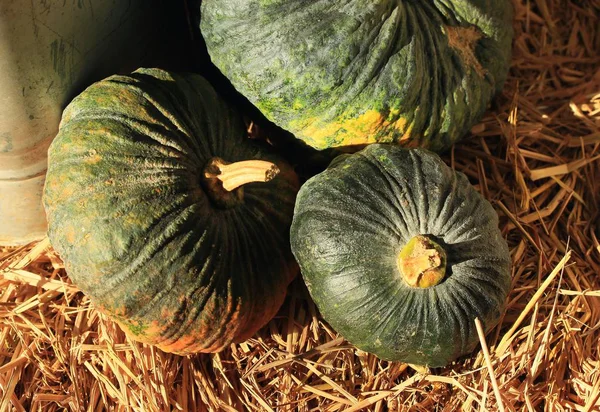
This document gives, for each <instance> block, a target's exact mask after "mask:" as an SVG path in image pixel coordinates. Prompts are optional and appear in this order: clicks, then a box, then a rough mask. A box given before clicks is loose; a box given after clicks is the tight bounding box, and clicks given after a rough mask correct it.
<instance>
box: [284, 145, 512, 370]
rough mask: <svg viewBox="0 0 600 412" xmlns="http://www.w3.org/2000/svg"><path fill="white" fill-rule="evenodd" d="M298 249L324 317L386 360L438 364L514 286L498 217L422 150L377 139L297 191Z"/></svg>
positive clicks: (467, 340)
mask: <svg viewBox="0 0 600 412" xmlns="http://www.w3.org/2000/svg"><path fill="white" fill-rule="evenodd" d="M291 244H292V251H293V253H294V255H295V256H296V259H297V260H298V262H299V264H300V269H301V272H302V276H303V277H304V280H305V282H306V284H307V286H308V289H309V291H310V294H311V296H312V298H313V299H314V301H315V303H316V305H317V306H318V308H319V309H320V311H321V313H322V315H323V317H324V319H326V320H327V321H328V322H329V323H330V324H331V325H332V326H333V327H334V328H335V329H336V330H337V331H338V332H339V333H340V334H341V335H342V336H344V337H345V338H346V339H348V340H349V341H350V342H351V343H353V344H355V345H356V346H357V347H358V348H360V349H363V350H365V351H368V352H372V353H374V354H376V355H377V356H379V357H380V358H382V359H386V360H398V361H403V362H408V363H412V364H417V365H428V366H431V367H438V366H443V365H446V364H447V363H448V362H450V361H452V360H453V359H455V358H457V357H458V356H460V355H463V354H465V353H468V352H470V351H471V350H473V348H474V346H475V345H476V344H477V342H478V338H477V331H476V328H475V323H474V320H475V318H479V319H480V320H481V321H482V323H483V324H484V327H486V328H488V329H489V328H490V327H492V326H494V325H495V324H496V323H497V322H498V319H499V317H500V315H501V313H502V311H503V308H504V303H505V299H506V297H507V294H508V291H509V287H510V270H509V267H510V256H509V252H508V247H507V244H506V242H505V240H504V239H503V238H502V235H501V233H500V230H499V229H498V217H497V214H496V212H495V211H494V209H493V208H492V206H491V205H490V203H489V202H488V201H487V200H485V199H484V198H483V197H482V196H481V195H480V194H479V193H478V192H477V191H476V190H475V189H474V188H473V186H471V185H470V184H469V181H468V180H467V178H466V177H465V175H463V174H462V173H457V172H455V171H453V170H452V169H450V168H449V167H448V166H446V164H445V163H444V162H443V161H442V160H441V159H440V158H439V157H438V156H437V155H436V154H434V153H432V152H429V151H427V150H425V149H405V148H401V147H399V146H395V145H380V144H374V145H371V146H368V147H367V148H365V149H364V150H362V151H360V152H358V153H355V154H353V155H342V156H340V157H338V158H336V159H335V160H334V162H332V165H331V166H330V167H329V168H328V169H327V170H326V171H324V172H323V173H321V174H319V175H316V176H315V177H313V178H311V179H310V180H308V181H307V182H306V183H305V184H304V185H303V186H302V188H301V189H300V192H299V193H298V198H297V201H296V208H295V215H294V220H293V223H292V229H291Z"/></svg>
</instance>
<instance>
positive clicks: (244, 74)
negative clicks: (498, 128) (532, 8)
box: [200, 0, 512, 151]
mask: <svg viewBox="0 0 600 412" xmlns="http://www.w3.org/2000/svg"><path fill="white" fill-rule="evenodd" d="M200 27H201V31H202V34H203V37H204V39H205V42H206V45H207V48H208V52H209V54H210V57H211V59H212V61H213V62H214V63H215V65H216V66H217V67H218V68H219V69H220V70H221V71H222V73H223V74H224V75H225V76H226V77H227V78H229V80H230V81H231V83H232V84H233V86H234V87H235V88H236V89H237V90H238V91H239V92H240V93H241V94H243V95H244V96H246V97H247V98H248V99H249V100H250V101H251V102H252V103H254V104H255V105H256V106H257V107H258V108H259V109H260V110H261V111H262V112H263V113H264V115H265V116H266V117H267V118H268V119H269V120H271V121H273V122H274V123H276V124H278V125H279V126H281V127H283V128H284V129H287V130H289V131H290V132H292V133H294V134H295V135H296V136H297V137H298V138H300V139H302V140H304V141H305V142H307V143H308V144H310V145H311V146H313V147H315V148H318V149H324V148H329V147H340V146H342V147H345V146H353V145H363V144H368V143H374V142H395V143H400V144H402V145H407V146H423V147H427V148H430V149H432V150H437V151H440V150H444V149H446V148H448V147H449V146H450V145H451V144H452V143H453V142H455V141H456V140H457V139H459V138H461V137H462V136H464V135H465V133H467V132H468V131H469V130H470V128H471V127H472V126H473V125H474V124H475V123H476V122H477V121H478V120H479V119H480V117H481V116H482V114H483V112H484V111H485V110H486V108H487V107H488V105H489V103H490V101H491V99H492V97H493V96H494V95H495V94H496V93H497V92H498V91H499V90H501V88H502V86H503V83H504V81H505V78H506V75H507V72H508V67H509V63H510V53H511V40H512V4H511V2H510V1H508V0H448V1H438V0H435V1H425V0H422V1H413V0H393V1H391V0H369V1H365V0H310V1H307V0H272V1H260V0H236V1H220V0H203V1H202V7H201V23H200Z"/></svg>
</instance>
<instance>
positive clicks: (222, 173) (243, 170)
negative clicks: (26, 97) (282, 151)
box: [204, 158, 279, 192]
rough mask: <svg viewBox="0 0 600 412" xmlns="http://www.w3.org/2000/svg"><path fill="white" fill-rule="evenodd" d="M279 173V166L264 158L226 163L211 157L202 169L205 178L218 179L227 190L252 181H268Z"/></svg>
mask: <svg viewBox="0 0 600 412" xmlns="http://www.w3.org/2000/svg"><path fill="white" fill-rule="evenodd" d="M278 173H279V168H278V167H277V166H276V165H275V164H274V163H271V162H267V161H264V160H244V161H242V162H235V163H229V164H228V163H226V162H224V161H223V160H222V159H219V158H213V159H211V162H209V165H208V166H207V168H206V169H205V171H204V177H205V178H207V179H213V178H216V179H219V180H220V181H221V184H222V185H223V188H224V189H225V190H227V191H229V192H231V191H232V190H235V189H237V188H238V187H240V186H243V185H245V184H247V183H252V182H268V181H269V180H272V179H273V178H274V177H275V176H277V174H278Z"/></svg>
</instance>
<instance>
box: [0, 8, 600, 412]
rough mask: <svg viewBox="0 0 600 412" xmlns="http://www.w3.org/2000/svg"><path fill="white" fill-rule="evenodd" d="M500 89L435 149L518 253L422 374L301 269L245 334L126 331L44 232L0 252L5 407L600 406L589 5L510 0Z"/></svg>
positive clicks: (594, 80)
mask: <svg viewBox="0 0 600 412" xmlns="http://www.w3.org/2000/svg"><path fill="white" fill-rule="evenodd" d="M514 3H515V10H516V14H515V34H516V37H515V42H514V58H513V65H512V69H511V72H510V76H509V79H508V81H507V84H506V87H505V89H504V93H503V95H502V96H499V98H498V99H497V104H496V106H495V107H493V108H492V109H491V110H490V111H489V112H488V113H487V115H486V116H485V118H484V119H483V120H482V122H481V123H480V124H478V125H477V126H476V127H474V128H473V131H472V133H471V135H470V137H469V138H468V139H466V140H465V141H464V142H462V143H460V144H458V145H457V146H456V147H455V148H454V150H453V151H452V152H451V153H450V154H448V155H447V156H446V157H445V159H446V160H447V161H448V162H449V163H450V164H451V165H452V166H453V167H454V168H456V169H457V170H460V171H462V172H464V173H466V174H467V176H469V178H470V179H471V181H472V182H473V184H475V185H476V187H477V188H478V189H479V190H480V191H481V192H482V193H483V194H484V196H486V197H487V198H488V199H489V200H490V201H491V202H492V204H493V205H494V206H495V208H496V210H497V211H498V214H499V216H500V221H501V227H502V231H503V234H504V236H505V237H506V239H507V240H508V243H509V245H510V249H511V256H512V260H513V272H512V279H513V282H512V291H511V293H510V296H509V297H508V301H507V310H506V313H505V314H504V316H503V318H502V321H501V323H500V325H499V326H498V327H497V328H495V329H494V330H492V331H491V332H490V333H488V334H487V336H486V337H485V338H484V336H483V335H482V336H480V339H481V348H483V350H480V349H477V350H476V351H475V352H474V353H473V354H472V356H467V357H464V358H462V359H459V360H458V361H456V362H455V363H453V364H451V365H449V366H447V367H445V368H440V369H435V370H431V371H424V370H421V371H419V372H417V371H415V370H414V369H413V368H411V367H410V366H409V365H406V364H402V363H398V362H385V361H381V360H379V359H377V358H376V357H374V356H372V355H370V354H367V353H364V352H361V351H359V350H357V349H356V348H354V347H353V346H352V345H350V344H348V343H347V342H345V341H344V340H343V339H342V338H340V337H339V336H338V335H337V334H336V333H335V331H333V330H332V329H331V328H330V327H329V326H328V325H327V324H326V323H324V322H323V320H322V319H321V318H320V317H319V314H318V313H317V310H316V308H315V306H314V304H313V303H312V302H311V300H310V299H309V297H308V294H307V292H306V289H305V288H304V286H303V284H302V282H301V280H300V279H298V280H296V281H295V282H294V283H293V284H292V285H291V287H290V290H289V295H288V299H287V301H286V303H285V305H284V306H283V307H282V309H281V310H280V311H279V314H278V316H277V317H276V318H275V319H273V320H272V321H271V322H270V323H269V324H268V325H267V326H266V327H264V328H263V329H262V330H261V331H259V333H257V334H256V335H255V336H254V337H253V338H252V339H250V340H248V341H246V342H244V343H241V344H237V345H232V346H231V347H230V348H229V349H227V350H226V351H224V352H222V353H220V354H214V355H197V356H190V357H179V356H175V355H170V354H165V353H163V352H160V351H159V350H156V349H154V348H152V347H148V346H144V345H140V344H137V343H133V342H131V341H129V340H128V339H127V338H126V337H125V336H124V335H123V333H122V332H121V331H120V330H119V329H118V328H117V327H116V326H115V325H114V324H113V323H112V322H110V321H108V320H107V319H105V318H104V317H103V316H101V315H100V314H99V313H98V312H96V311H95V310H94V309H93V308H92V307H91V305H90V303H89V301H88V299H87V298H86V297H84V296H83V295H82V294H81V293H80V292H78V290H77V289H76V288H75V287H74V286H73V285H71V284H70V282H69V280H68V278H67V277H66V274H65V271H64V267H63V265H62V263H61V261H60V259H59V258H58V257H57V256H56V255H55V254H54V252H53V251H52V249H51V248H50V247H49V244H48V242H47V241H42V242H39V243H37V244H32V245H28V246H27V247H24V248H18V249H15V248H12V249H11V248H6V249H0V344H1V346H0V411H11V410H14V411H38V410H44V411H53V410H65V409H66V410H73V411H100V410H118V411H128V410H136V411H167V410H182V411H192V410H213V411H217V410H219V411H242V410H250V411H270V410H273V411H293V410H298V411H310V410H314V411H361V410H372V411H404V410H414V411H435V410H439V411H457V410H464V411H494V410H505V411H521V410H525V411H540V410H547V411H561V410H569V411H599V410H600V244H599V243H598V242H599V241H598V239H599V237H600V221H599V218H600V216H599V204H600V189H599V188H600V183H599V182H600V158H599V156H600V69H599V68H600V55H599V53H600V31H599V28H600V23H599V21H600V18H599V17H600V1H598V0H589V1H576V0H570V1H569V0H514Z"/></svg>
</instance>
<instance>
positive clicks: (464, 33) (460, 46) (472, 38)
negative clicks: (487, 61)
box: [444, 26, 485, 77]
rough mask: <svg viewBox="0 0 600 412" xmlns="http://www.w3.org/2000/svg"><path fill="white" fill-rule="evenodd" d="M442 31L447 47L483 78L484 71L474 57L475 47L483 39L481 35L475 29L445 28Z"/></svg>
mask: <svg viewBox="0 0 600 412" xmlns="http://www.w3.org/2000/svg"><path fill="white" fill-rule="evenodd" d="M444 29H445V31H446V36H447V37H448V45H449V46H450V47H451V48H453V49H454V50H456V51H457V52H458V54H459V55H460V57H461V58H462V60H463V61H464V62H465V64H466V65H467V66H468V67H472V68H473V69H474V70H475V72H476V73H477V74H478V75H479V76H481V77H484V76H485V69H484V68H483V66H481V63H480V62H479V59H477V56H475V46H476V45H477V42H478V41H479V40H480V39H481V37H483V35H482V33H481V32H480V31H479V30H478V29H477V28H475V27H452V26H446V27H445V28H444Z"/></svg>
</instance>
